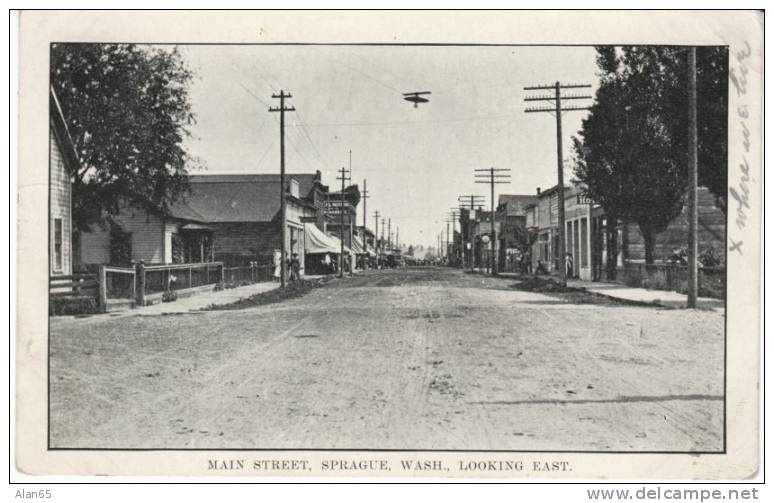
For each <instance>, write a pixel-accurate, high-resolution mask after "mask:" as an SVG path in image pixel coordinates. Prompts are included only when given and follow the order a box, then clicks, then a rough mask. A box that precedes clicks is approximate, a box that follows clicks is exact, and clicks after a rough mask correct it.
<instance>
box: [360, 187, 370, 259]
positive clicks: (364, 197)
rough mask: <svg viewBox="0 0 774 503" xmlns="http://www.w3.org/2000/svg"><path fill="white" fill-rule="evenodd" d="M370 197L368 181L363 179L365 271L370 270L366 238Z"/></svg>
mask: <svg viewBox="0 0 774 503" xmlns="http://www.w3.org/2000/svg"><path fill="white" fill-rule="evenodd" d="M369 197H370V196H369V195H368V190H367V189H366V181H365V179H363V193H362V194H361V195H360V198H361V199H362V200H363V236H362V238H361V239H360V240H361V241H362V242H363V248H364V250H363V251H364V252H365V254H366V255H365V259H364V261H363V269H364V270H365V269H368V262H369V259H368V239H367V238H366V227H367V225H366V220H367V219H368V211H367V210H366V199H368V198H369Z"/></svg>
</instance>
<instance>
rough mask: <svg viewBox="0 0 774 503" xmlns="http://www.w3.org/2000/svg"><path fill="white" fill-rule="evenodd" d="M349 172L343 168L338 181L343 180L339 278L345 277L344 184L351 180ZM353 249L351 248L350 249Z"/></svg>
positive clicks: (340, 214) (340, 170) (340, 208)
mask: <svg viewBox="0 0 774 503" xmlns="http://www.w3.org/2000/svg"><path fill="white" fill-rule="evenodd" d="M348 174H349V171H347V169H346V168H344V167H342V168H341V169H339V175H340V176H337V177H336V180H341V197H340V198H339V229H340V232H339V237H341V240H340V241H341V254H340V255H339V278H343V277H344V184H345V183H346V182H348V181H349V180H351V178H350V177H349V176H348ZM350 249H351V248H350Z"/></svg>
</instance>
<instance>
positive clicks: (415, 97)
mask: <svg viewBox="0 0 774 503" xmlns="http://www.w3.org/2000/svg"><path fill="white" fill-rule="evenodd" d="M420 94H430V91H421V92H416V93H403V96H404V98H403V99H404V100H406V101H410V102H412V103H414V108H417V106H418V105H419V104H420V103H427V102H428V101H430V100H428V99H427V98H423V97H421V96H420Z"/></svg>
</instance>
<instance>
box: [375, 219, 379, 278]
mask: <svg viewBox="0 0 774 503" xmlns="http://www.w3.org/2000/svg"><path fill="white" fill-rule="evenodd" d="M374 251H375V252H376V268H377V269H379V212H378V211H374Z"/></svg>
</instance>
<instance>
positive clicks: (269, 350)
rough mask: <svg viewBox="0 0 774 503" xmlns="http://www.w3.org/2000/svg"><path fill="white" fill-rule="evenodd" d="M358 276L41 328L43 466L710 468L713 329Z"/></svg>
mask: <svg viewBox="0 0 774 503" xmlns="http://www.w3.org/2000/svg"><path fill="white" fill-rule="evenodd" d="M515 283H516V280H513V279H498V278H491V277H485V276H481V275H470V274H465V273H463V272H462V271H460V270H453V269H442V268H418V269H400V270H389V271H370V272H365V273H362V274H359V275H357V276H355V277H353V278H346V279H344V280H336V281H333V282H331V283H329V284H327V285H325V286H323V287H321V288H317V289H314V290H312V291H311V292H310V293H308V294H307V295H305V296H303V297H299V298H295V299H289V300H286V301H283V302H280V303H275V304H269V305H264V306H259V307H251V308H247V309H241V310H226V311H207V312H195V313H191V314H180V315H170V316H147V315H143V314H142V311H141V310H138V311H137V315H136V316H128V317H127V316H123V317H116V318H112V317H110V316H109V315H103V316H99V317H92V318H86V319H62V318H52V319H51V332H50V348H51V353H50V398H51V403H50V407H51V410H50V418H51V425H50V427H51V446H52V447H80V448H94V447H99V448H106V447H107V448H255V449H261V448H297V449H307V448H317V449H320V448H331V449H444V450H449V449H462V450H593V451H705V452H706V451H720V450H722V448H723V338H724V335H723V334H724V332H723V330H724V320H723V314H722V313H718V312H700V311H695V310H662V309H657V308H654V307H640V306H623V305H614V304H610V303H603V304H598V303H591V304H573V303H568V302H567V301H566V300H565V299H562V298H560V297H557V296H549V295H545V294H540V293H532V292H524V291H519V290H516V289H514V288H513V285H514V284H515Z"/></svg>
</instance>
